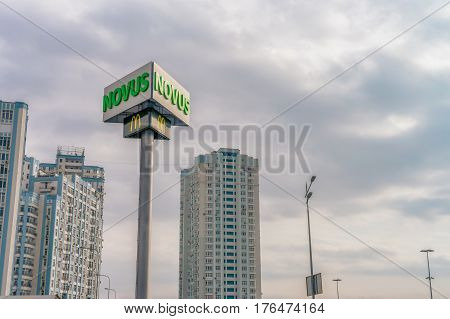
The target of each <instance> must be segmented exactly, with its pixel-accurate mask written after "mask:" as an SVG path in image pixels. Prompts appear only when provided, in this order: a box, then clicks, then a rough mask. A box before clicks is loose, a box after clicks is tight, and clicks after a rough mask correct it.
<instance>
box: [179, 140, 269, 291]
mask: <svg viewBox="0 0 450 319" xmlns="http://www.w3.org/2000/svg"><path fill="white" fill-rule="evenodd" d="M259 225H260V219H259V176H258V160H257V159H255V158H252V157H250V156H247V155H242V154H240V152H239V150H236V149H219V151H217V152H212V153H211V154H206V155H200V156H198V157H197V158H196V162H195V165H194V166H193V167H192V168H190V169H186V170H183V171H182V173H181V192H180V256H179V297H180V298H195V299H198V298H205V299H238V298H239V299H255V298H261V255H260V228H259V227H260V226H259Z"/></svg>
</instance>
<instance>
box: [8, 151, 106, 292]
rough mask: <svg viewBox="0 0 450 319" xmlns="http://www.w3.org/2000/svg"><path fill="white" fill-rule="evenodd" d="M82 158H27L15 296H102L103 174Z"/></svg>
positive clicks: (78, 154)
mask: <svg viewBox="0 0 450 319" xmlns="http://www.w3.org/2000/svg"><path fill="white" fill-rule="evenodd" d="M84 159H85V157H84V149H83V148H75V147H58V150H57V154H56V161H55V163H45V164H39V163H37V162H36V160H34V159H33V158H30V157H26V158H25V162H24V174H23V181H22V187H23V192H22V197H21V205H20V215H19V221H18V231H17V240H16V249H15V260H14V273H13V283H12V286H11V294H12V295H56V296H60V297H61V298H77V299H78V298H98V284H99V282H98V276H97V275H98V274H99V272H100V265H101V250H102V231H103V197H104V190H103V185H104V171H103V168H101V167H97V166H88V165H85V164H84Z"/></svg>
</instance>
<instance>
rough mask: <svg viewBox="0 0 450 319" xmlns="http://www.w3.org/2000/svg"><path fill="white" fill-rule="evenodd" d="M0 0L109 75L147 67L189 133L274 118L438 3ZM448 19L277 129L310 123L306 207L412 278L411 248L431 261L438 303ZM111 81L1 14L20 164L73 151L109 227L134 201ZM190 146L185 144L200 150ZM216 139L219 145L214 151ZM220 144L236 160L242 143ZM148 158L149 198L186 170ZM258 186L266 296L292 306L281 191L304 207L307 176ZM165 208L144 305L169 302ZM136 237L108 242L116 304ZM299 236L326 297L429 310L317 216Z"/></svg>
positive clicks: (418, 292) (0, 91)
mask: <svg viewBox="0 0 450 319" xmlns="http://www.w3.org/2000/svg"><path fill="white" fill-rule="evenodd" d="M5 2H6V3H8V4H9V5H10V6H12V7H13V8H14V9H16V10H17V11H18V12H20V13H21V14H23V15H24V16H26V17H27V18H28V19H29V20H31V21H33V22H34V23H36V24H37V25H39V26H41V27H42V28H44V29H46V30H47V31H49V32H50V33H51V34H52V35H54V36H55V37H57V38H58V39H60V40H62V41H63V42H65V43H66V44H67V45H68V46H70V47H72V48H73V49H74V50H76V51H78V52H79V53H81V54H82V55H84V56H86V57H88V58H89V59H90V60H91V61H93V62H94V63H95V64H97V65H98V66H100V67H101V68H104V69H105V70H107V71H108V72H109V73H111V74H114V75H115V76H116V77H121V76H124V75H125V74H127V73H129V72H131V71H133V70H134V69H136V68H138V67H140V66H142V65H144V64H145V63H147V62H149V61H151V60H154V61H157V62H159V63H160V64H161V65H162V67H163V68H164V69H165V70H166V71H168V72H169V73H170V74H171V75H172V76H173V77H174V78H176V79H177V80H178V81H179V82H180V83H182V84H183V86H184V87H186V88H187V89H188V90H189V91H190V92H191V109H192V113H191V122H192V123H191V124H192V128H193V130H192V132H193V133H194V135H195V134H196V133H198V131H199V130H200V128H201V127H202V126H204V125H209V124H213V125H218V124H236V125H240V126H241V127H243V126H244V125H245V124H257V125H258V124H263V123H265V122H267V121H269V120H271V119H272V118H273V117H274V116H275V115H277V114H278V113H279V112H281V111H282V110H283V109H285V108H286V107H287V106H288V105H291V104H292V103H294V102H296V101H298V100H299V99H300V98H301V97H302V96H304V95H305V94H308V93H309V92H311V91H313V90H314V89H315V88H317V87H319V86H320V85H322V84H323V83H325V82H326V81H327V80H329V79H330V78H332V77H333V76H334V75H336V74H338V73H339V72H341V71H342V70H344V69H346V68H347V67H349V66H350V65H351V64H352V63H354V62H356V61H358V60H359V59H361V58H363V57H364V56H366V55H367V54H368V53H370V52H371V51H372V50H374V49H375V48H377V47H378V46H380V45H381V44H383V43H385V42H386V41H388V40H389V39H391V38H393V37H394V36H395V35H397V34H398V33H400V32H401V31H403V30H405V29H406V28H408V27H409V26H411V25H412V24H414V23H415V22H417V21H418V20H420V19H421V18H423V17H424V16H426V15H427V14H428V13H430V12H432V11H433V10H434V9H436V8H438V7H439V6H441V5H442V4H443V3H444V2H445V1H444V0H428V1H420V0H414V1H412V0H396V1H391V0H389V1H388V0H381V1H380V0H378V1H375V0H372V1H367V0H357V1H356V0H330V1H308V0H303V1H284V0H283V1H268V0H259V1H256V0H255V1H229V0H228V1H136V0H132V1H61V0H58V1H47V0H41V1H38V2H36V1H22V0H15V1H11V0H9V1H8V0H6V1H5ZM449 19H450V6H448V7H446V8H445V9H443V10H442V11H440V12H439V13H437V14H436V15H434V16H433V17H431V18H430V19H428V20H427V21H425V22H423V23H422V24H420V25H419V26H417V27H416V28H415V29H413V30H411V31H409V32H408V33H406V34H405V35H403V36H402V37H401V38H399V39H397V40H396V41H394V42H393V43H391V44H390V45H388V46H387V47H385V48H384V49H382V50H381V51H379V52H378V53H377V54H375V55H374V56H371V57H370V58H369V59H367V60H366V61H364V62H363V63H362V64H361V65H359V66H357V67H356V68H354V69H352V70H351V71H350V72H348V73H346V74H345V75H344V76H342V77H340V78H339V79H337V80H336V81H334V82H332V83H331V84H330V85H328V86H327V87H326V88H324V89H323V90H321V91H320V92H319V93H317V94H316V95H314V96H313V97H311V98H310V99H308V100H306V101H305V102H303V103H301V104H300V105H298V106H296V107H295V108H293V109H291V110H290V111H289V112H287V113H285V114H284V115H282V116H281V117H279V118H277V119H276V120H275V121H274V122H273V123H274V124H277V125H280V126H281V127H288V126H289V125H294V126H296V127H297V128H301V127H302V126H303V125H304V124H310V125H311V128H312V129H311V131H310V134H309V136H308V139H307V141H306V142H305V145H304V149H303V151H304V155H305V157H306V159H307V161H308V163H309V166H310V169H311V172H312V173H314V174H316V175H318V178H317V181H316V183H315V185H314V196H313V198H312V200H311V204H312V206H313V207H314V208H315V209H317V210H318V211H319V212H320V213H321V214H322V215H324V216H328V217H329V218H331V219H332V220H334V221H335V222H336V223H337V224H338V225H340V226H341V227H343V228H345V229H346V230H347V231H348V232H349V233H351V234H353V236H354V237H358V238H359V239H360V240H361V241H363V242H365V243H367V244H368V245H370V246H371V247H373V248H374V249H376V250H378V251H379V252H380V253H381V254H383V255H385V256H386V257H387V258H389V259H391V260H393V261H395V262H396V263H398V265H401V266H402V267H403V268H404V269H406V270H408V271H409V272H410V273H411V274H414V275H415V276H417V277H419V278H424V277H426V257H425V256H424V255H423V254H420V253H419V250H421V249H424V248H433V249H435V250H436V252H435V253H433V254H432V255H431V258H432V259H431V265H432V272H433V276H434V277H435V278H436V279H435V281H434V287H435V288H436V289H437V290H439V291H440V292H441V293H442V294H443V295H447V296H449V295H450V267H449V266H450V170H449V168H450V138H449V136H450V125H449V119H450V89H449V88H450V42H449V39H450V20H449ZM112 82H114V78H112V77H111V76H110V75H109V74H107V73H106V72H104V71H102V70H101V69H100V68H99V67H97V66H95V65H93V64H92V63H90V62H88V61H86V60H85V59H83V58H82V57H80V56H79V55H77V54H75V53H74V52H73V51H71V50H69V49H68V48H67V47H65V46H63V45H62V44H61V43H59V42H58V41H56V40H55V39H54V38H52V37H50V36H49V35H48V34H45V33H44V32H42V31H41V30H39V29H38V28H37V27H36V26H34V25H33V24H31V23H30V22H29V21H26V20H24V19H23V18H22V17H20V16H18V15H17V14H16V13H14V12H12V11H11V10H9V9H7V8H6V7H5V6H4V5H2V4H1V3H0V99H1V100H4V101H15V100H18V101H24V102H26V103H28V104H29V122H28V137H27V150H26V153H27V154H28V155H31V156H34V157H36V158H38V159H39V160H41V161H50V162H53V161H54V157H55V152H56V147H57V145H74V146H83V147H86V162H87V163H88V164H92V165H100V166H103V167H104V168H105V170H106V192H107V194H106V198H105V211H104V220H105V223H104V225H105V229H108V228H109V227H110V226H111V225H113V224H114V223H115V222H116V221H117V220H119V219H121V218H122V217H123V216H126V215H128V214H130V213H131V212H133V211H134V210H135V209H136V208H137V200H138V198H137V194H138V175H137V173H138V166H137V165H138V154H139V153H138V144H137V141H136V140H125V139H123V138H122V127H121V126H120V125H117V124H116V125H114V124H104V123H102V111H101V109H102V106H101V99H102V95H103V88H104V87H105V86H107V85H109V84H110V83H112ZM183 130H186V129H181V131H183ZM185 140H186V138H185V139H182V140H181V141H185ZM179 141H180V140H179ZM228 142H229V141H228ZM164 143H169V144H170V143H172V144H170V145H175V143H176V141H174V140H172V141H170V142H164ZM197 144H198V143H197V141H196V140H194V141H192V140H191V141H186V142H183V143H181V145H182V146H184V145H188V146H191V147H194V148H195V150H196V155H198V154H199V153H201V152H205V150H202V148H201V147H199V145H197ZM224 144H229V143H227V141H225V140H223V139H222V137H221V139H220V140H219V142H218V143H215V144H214V145H213V146H214V147H215V148H218V147H220V146H222V145H224ZM229 146H232V147H235V148H242V145H240V142H239V140H237V141H233V143H232V145H229ZM162 147H163V146H162V145H161V143H158V145H157V148H162ZM243 151H244V150H243ZM245 152H246V153H248V155H252V156H257V154H252V151H251V149H248V150H245ZM280 152H281V150H280ZM275 153H276V152H275ZM162 160H164V165H165V167H169V169H168V171H167V172H163V171H162V170H159V171H157V172H156V174H155V176H154V187H155V190H154V195H157V194H159V193H160V192H162V191H163V190H165V189H166V188H167V187H169V186H170V185H173V184H174V183H176V182H177V181H178V180H179V171H178V169H177V166H178V165H177V164H181V165H188V163H189V158H188V157H185V158H184V159H179V158H177V157H175V156H168V157H166V158H164V156H162ZM262 160H264V159H262ZM262 174H264V177H265V178H260V198H261V207H260V214H261V250H262V288H263V296H264V297H265V298H279V297H283V298H304V297H305V296H306V291H305V290H306V289H305V284H304V282H305V276H307V275H308V271H309V259H308V250H307V248H308V247H307V234H306V229H307V225H306V218H305V214H306V212H305V207H304V206H303V205H302V204H301V203H300V202H298V201H296V200H295V199H293V198H292V197H291V196H290V195H288V194H287V192H289V193H291V194H293V195H295V196H297V197H299V198H302V195H303V191H304V183H305V181H306V180H307V178H308V174H305V173H304V172H302V170H301V169H299V167H297V169H296V170H295V171H294V172H292V171H291V172H289V171H286V170H285V171H283V172H282V173H279V174H274V173H270V172H264V171H263V172H262ZM269 180H270V182H269ZM273 183H276V184H278V185H279V186H280V187H281V188H283V189H284V190H286V192H285V191H282V190H281V189H280V188H278V187H276V186H274V184H273ZM178 202H179V185H175V186H174V187H173V188H171V189H170V190H169V191H167V192H165V193H164V194H163V195H161V196H160V197H158V198H157V199H155V201H154V203H153V222H154V224H153V225H154V227H153V230H154V232H153V243H152V244H153V261H152V262H153V264H152V266H153V274H152V281H153V282H152V286H153V292H152V294H153V297H154V298H177V294H178V216H179V204H178ZM136 225H137V215H136V214H133V215H131V216H130V217H128V218H127V219H125V220H124V221H123V222H121V223H119V224H117V225H116V226H114V227H113V228H111V229H110V230H108V231H107V232H106V233H105V234H104V251H103V255H104V256H103V267H102V273H105V274H109V275H110V276H111V278H112V283H111V285H112V287H113V288H115V289H116V290H117V292H118V297H122V298H131V297H133V296H134V282H135V260H136V251H135V249H136ZM312 232H313V246H314V263H315V270H316V271H317V272H321V273H322V274H323V280H324V282H323V284H324V294H323V295H322V296H323V297H324V298H334V297H335V286H334V283H333V282H332V281H331V280H332V279H333V278H335V277H339V278H342V280H343V282H342V284H341V296H342V297H343V298H427V297H428V290H427V286H426V285H424V284H423V283H421V282H419V281H418V280H417V279H415V278H413V276H411V275H410V274H408V273H406V272H405V270H402V269H400V268H399V267H397V266H395V265H394V264H392V263H390V262H388V261H387V260H386V259H385V258H383V257H381V256H380V254H377V253H375V252H374V250H371V249H369V248H368V247H367V246H365V245H364V244H362V243H361V242H360V241H357V240H356V239H355V238H354V237H352V236H350V235H349V234H348V233H346V232H344V231H343V230H342V229H341V228H340V227H336V226H335V225H333V224H332V223H330V222H329V221H328V220H326V219H324V218H321V217H320V216H319V215H318V214H316V213H315V212H312ZM102 290H103V289H102ZM102 294H103V295H104V294H105V292H104V291H102ZM322 296H321V297H322ZM435 296H436V297H442V295H439V294H438V293H437V292H436V293H435Z"/></svg>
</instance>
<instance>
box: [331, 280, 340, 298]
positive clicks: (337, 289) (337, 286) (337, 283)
mask: <svg viewBox="0 0 450 319" xmlns="http://www.w3.org/2000/svg"><path fill="white" fill-rule="evenodd" d="M333 281H335V282H336V293H337V299H340V296H339V282H340V281H342V279H339V278H336V279H333Z"/></svg>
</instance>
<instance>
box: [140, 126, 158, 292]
mask: <svg viewBox="0 0 450 319" xmlns="http://www.w3.org/2000/svg"><path fill="white" fill-rule="evenodd" d="M153 140H154V136H153V131H151V130H146V131H144V132H143V133H142V134H141V141H140V142H141V150H140V152H141V154H140V155H141V159H140V164H139V165H140V168H139V209H138V215H139V216H138V236H137V261H136V299H149V298H150V276H151V272H150V263H151V259H150V256H151V233H152V172H151V169H152V162H153Z"/></svg>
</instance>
